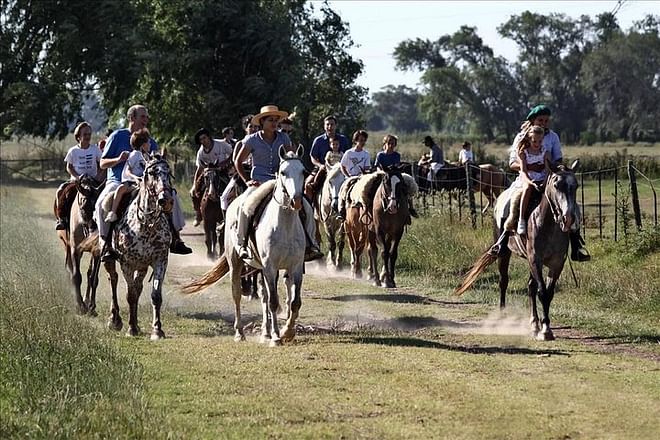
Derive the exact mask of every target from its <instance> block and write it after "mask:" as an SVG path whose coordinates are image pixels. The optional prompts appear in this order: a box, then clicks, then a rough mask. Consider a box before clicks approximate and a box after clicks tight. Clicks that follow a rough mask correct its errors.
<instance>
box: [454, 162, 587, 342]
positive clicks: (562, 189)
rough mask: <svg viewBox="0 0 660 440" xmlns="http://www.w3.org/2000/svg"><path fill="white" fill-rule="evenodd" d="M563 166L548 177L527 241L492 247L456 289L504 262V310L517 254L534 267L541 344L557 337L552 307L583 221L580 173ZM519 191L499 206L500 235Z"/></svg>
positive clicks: (532, 293)
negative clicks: (545, 275) (570, 245)
mask: <svg viewBox="0 0 660 440" xmlns="http://www.w3.org/2000/svg"><path fill="white" fill-rule="evenodd" d="M575 168H577V162H576V163H574V164H573V165H572V166H571V167H563V166H561V167H560V168H559V169H558V170H557V171H556V172H554V173H552V174H551V175H550V177H549V178H548V182H547V184H546V186H545V189H544V192H543V196H542V197H541V202H540V204H539V205H538V206H537V207H536V208H535V209H534V210H533V211H532V213H531V215H530V216H529V220H528V222H527V237H526V239H525V238H524V237H520V236H519V235H516V234H514V233H511V235H510V237H509V239H508V241H507V242H506V243H505V246H504V248H502V249H498V248H497V247H496V246H493V247H491V249H490V250H488V251H487V252H486V253H484V254H483V255H482V256H481V257H480V258H479V260H477V262H476V263H475V264H474V266H472V269H470V271H469V272H468V273H467V275H465V278H464V280H463V283H462V284H461V286H460V287H459V288H458V289H456V293H457V294H459V295H460V294H462V293H463V292H465V291H466V290H467V289H469V288H470V287H471V286H472V285H473V284H474V282H475V281H476V279H477V277H478V276H479V274H481V272H483V271H484V270H485V269H486V267H488V266H489V265H490V264H492V263H493V262H494V261H495V260H498V268H499V273H500V282H499V287H500V308H503V307H504V306H505V304H506V289H507V287H508V284H509V273H508V272H509V261H510V259H511V253H512V252H513V253H514V254H516V255H518V256H520V257H522V258H524V259H526V260H527V262H528V264H529V281H528V295H529V306H530V312H531V316H530V324H531V327H532V332H533V336H535V337H536V339H538V340H543V341H547V340H552V339H554V335H553V334H552V330H551V329H550V303H551V302H552V299H553V297H554V294H555V286H556V284H557V280H558V279H559V276H560V275H561V272H562V270H563V268H564V262H565V261H566V255H567V254H568V243H569V238H568V234H569V231H570V229H571V226H572V225H574V224H577V223H579V219H578V218H576V217H577V215H576V213H578V212H579V211H578V207H577V202H576V197H575V194H576V191H577V187H578V182H577V179H576V178H575V173H574V169H575ZM512 191H514V189H513V188H510V189H509V190H507V191H505V192H504V193H502V196H501V197H500V198H499V199H498V201H497V206H496V208H495V230H494V232H495V236H496V237H497V236H499V235H500V234H502V233H504V231H503V224H504V219H505V217H506V216H504V215H503V211H504V206H505V205H506V204H507V201H508V199H509V198H510V193H511V192H512ZM544 266H545V267H547V268H548V278H547V282H546V280H545V279H544V278H543V267H544ZM537 293H538V297H539V299H540V301H541V305H542V319H541V321H540V324H541V328H539V318H538V313H537V308H536V296H537Z"/></svg>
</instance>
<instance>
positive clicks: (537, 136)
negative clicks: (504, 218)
mask: <svg viewBox="0 0 660 440" xmlns="http://www.w3.org/2000/svg"><path fill="white" fill-rule="evenodd" d="M544 135H545V130H544V129H543V127H540V126H538V125H534V126H532V127H530V128H529V129H528V130H527V132H526V133H525V135H524V136H523V137H521V138H520V139H519V141H518V144H517V145H516V151H517V152H518V161H519V163H520V165H521V167H520V168H521V169H520V174H519V175H518V178H517V179H516V181H515V182H514V185H516V186H518V187H522V197H521V198H520V215H519V217H518V227H517V228H516V232H517V233H518V234H520V235H525V234H526V233H527V219H526V218H525V213H526V211H527V205H528V204H529V199H530V197H531V195H532V191H538V190H539V188H540V186H541V185H543V184H544V183H545V180H546V179H547V177H548V175H549V171H550V155H549V154H548V152H547V151H546V150H545V149H544V148H543V145H542V143H543V136H544ZM533 164H544V168H543V170H542V171H533V170H532V169H530V167H529V165H533Z"/></svg>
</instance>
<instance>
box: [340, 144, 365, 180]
mask: <svg viewBox="0 0 660 440" xmlns="http://www.w3.org/2000/svg"><path fill="white" fill-rule="evenodd" d="M341 165H342V166H343V167H345V168H346V170H347V171H348V174H349V175H351V176H358V175H360V174H362V170H363V169H365V168H369V167H370V166H371V155H370V154H369V152H368V151H366V150H362V151H355V147H353V148H351V149H350V150H348V151H347V152H345V153H344V155H343V156H342V158H341Z"/></svg>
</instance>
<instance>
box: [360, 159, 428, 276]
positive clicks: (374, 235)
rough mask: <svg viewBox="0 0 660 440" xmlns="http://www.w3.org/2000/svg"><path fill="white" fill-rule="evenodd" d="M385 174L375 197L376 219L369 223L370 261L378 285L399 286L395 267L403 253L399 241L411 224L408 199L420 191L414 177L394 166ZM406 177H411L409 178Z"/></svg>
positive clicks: (373, 216) (382, 173) (374, 213)
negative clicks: (380, 266)
mask: <svg viewBox="0 0 660 440" xmlns="http://www.w3.org/2000/svg"><path fill="white" fill-rule="evenodd" d="M378 174H379V175H380V176H381V180H380V185H379V186H378V188H377V189H376V193H375V194H374V197H373V210H372V222H371V224H370V225H369V260H370V264H369V265H370V267H371V268H372V269H373V274H372V275H373V277H374V284H375V285H376V286H380V285H381V282H383V283H385V287H388V288H392V287H396V282H395V281H394V268H395V266H396V259H397V257H398V253H399V242H400V241H401V237H402V236H403V232H404V229H405V227H406V225H409V224H410V221H411V219H410V212H409V204H408V198H409V196H411V195H413V194H414V193H416V192H417V185H416V184H415V182H414V180H413V178H412V177H410V176H408V175H406V174H404V173H401V168H400V167H397V166H392V167H389V168H388V169H386V170H385V171H384V172H379V173H378ZM404 176H408V177H407V178H406V177H404ZM379 246H380V248H381V249H382V250H381V257H382V259H383V270H382V272H381V273H380V274H378V270H377V268H378V248H379Z"/></svg>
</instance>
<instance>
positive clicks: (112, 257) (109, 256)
mask: <svg viewBox="0 0 660 440" xmlns="http://www.w3.org/2000/svg"><path fill="white" fill-rule="evenodd" d="M120 258H121V254H120V253H119V252H117V251H116V250H115V249H114V248H112V247H110V246H108V247H107V249H106V250H105V252H104V253H103V255H101V261H102V262H103V263H106V262H108V261H117V260H119V259H120Z"/></svg>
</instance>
